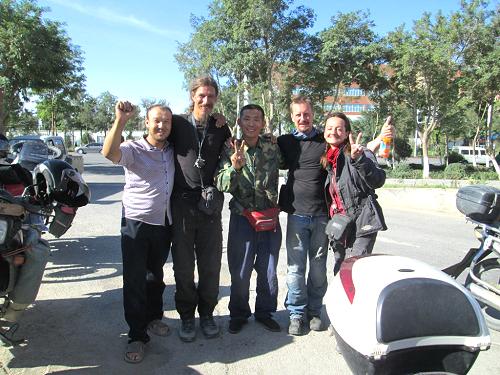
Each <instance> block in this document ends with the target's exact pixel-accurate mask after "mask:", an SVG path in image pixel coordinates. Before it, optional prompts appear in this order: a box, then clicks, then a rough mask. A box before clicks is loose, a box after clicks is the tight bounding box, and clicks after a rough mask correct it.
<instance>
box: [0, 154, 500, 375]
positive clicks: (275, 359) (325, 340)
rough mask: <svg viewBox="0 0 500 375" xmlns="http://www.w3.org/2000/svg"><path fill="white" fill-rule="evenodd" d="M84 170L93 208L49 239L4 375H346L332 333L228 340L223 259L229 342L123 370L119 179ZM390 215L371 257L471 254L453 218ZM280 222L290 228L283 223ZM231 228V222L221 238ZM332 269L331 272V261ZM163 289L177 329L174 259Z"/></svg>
mask: <svg viewBox="0 0 500 375" xmlns="http://www.w3.org/2000/svg"><path fill="white" fill-rule="evenodd" d="M85 162H86V166H85V175H84V177H85V179H86V180H87V181H88V182H89V184H90V186H91V189H92V194H93V195H92V203H91V204H90V205H88V206H86V207H83V208H81V209H80V210H79V212H78V215H77V217H76V219H75V222H74V225H73V227H72V228H71V229H70V230H69V231H68V233H67V234H66V235H65V236H64V237H63V238H61V239H53V238H52V239H50V242H51V248H52V255H51V258H50V262H49V264H48V266H47V269H46V272H45V276H44V280H43V285H42V288H41V290H40V293H39V298H38V300H37V302H36V304H35V306H34V307H33V308H31V309H30V310H29V311H27V313H26V314H25V319H24V321H23V326H22V327H21V329H20V333H21V334H22V335H24V336H27V337H28V338H29V344H28V345H26V346H24V347H18V348H9V349H7V348H2V349H0V374H27V375H31V374H48V373H50V374H66V373H68V374H137V373H140V374H166V373H168V374H205V375H210V374H230V375H236V374H238V375H239V374H276V373H277V372H280V373H285V374H291V375H293V374H312V375H315V374H318V375H319V374H325V373H331V374H339V375H343V374H349V373H350V372H349V369H348V368H347V365H346V364H345V362H344V360H343V358H342V356H340V355H338V354H337V353H336V352H335V340H334V339H333V338H332V337H331V336H330V335H329V333H328V332H327V331H325V332H311V333H310V334H308V335H306V336H302V337H293V336H289V335H287V334H286V333H285V332H282V333H270V332H268V331H265V330H264V329H263V328H262V327H260V326H258V325H256V324H255V323H254V322H250V324H248V325H247V326H245V328H244V329H243V331H242V332H241V333H240V334H238V335H231V334H229V333H227V324H228V320H229V318H228V310H227V304H228V300H229V285H230V282H229V272H228V268H227V261H226V255H225V254H223V265H222V273H221V288H220V301H219V304H218V306H217V309H216V311H215V315H216V316H217V321H218V322H219V324H220V325H221V326H222V327H223V331H224V333H223V335H222V336H221V337H219V338H217V339H213V340H206V339H204V338H203V337H201V335H199V337H198V339H197V341H195V342H194V343H190V344H187V343H182V342H180V341H179V339H178V338H177V337H176V335H175V334H174V335H172V336H170V337H168V338H166V339H165V338H161V339H160V338H157V337H153V338H152V342H151V343H150V344H149V345H148V349H147V357H146V359H145V361H144V362H143V363H141V364H139V365H129V364H126V363H125V362H124V361H123V360H122V354H123V349H124V347H125V344H126V332H127V326H126V324H125V322H124V320H123V312H122V305H121V259H120V244H119V233H118V230H119V221H120V220H119V217H120V198H121V191H122V187H123V185H122V184H123V173H122V171H121V168H119V167H114V166H112V165H110V163H108V162H107V161H106V160H104V159H103V158H102V157H101V156H100V155H85ZM394 203H398V204H400V203H401V202H394ZM393 206H395V204H394V205H393ZM385 213H386V216H387V222H388V225H389V227H390V230H389V231H387V232H385V233H382V234H381V235H380V236H379V239H378V241H377V244H376V247H375V252H384V253H394V254H401V255H408V256H413V257H415V258H418V259H422V260H424V261H426V262H428V263H430V264H433V265H435V266H437V267H443V266H446V265H448V264H450V263H451V262H454V261H455V260H457V259H458V258H460V255H462V254H464V253H465V252H466V251H467V249H468V248H469V247H471V246H474V245H475V240H474V239H473V238H472V228H471V226H470V225H469V224H466V223H465V222H464V220H463V219H462V218H460V217H459V216H457V215H449V214H431V215H423V214H422V212H417V211H408V212H405V211H402V210H400V209H399V210H398V209H394V208H393V207H391V201H390V200H389V201H388V202H387V203H386V207H385ZM281 219H282V220H281V221H282V223H285V219H286V217H285V216H284V215H282V217H281ZM227 220H228V217H227V216H226V217H225V220H224V227H225V229H227V224H228V223H227ZM283 226H284V225H283ZM224 236H225V237H226V234H225V235H224ZM224 250H225V249H224ZM329 264H330V266H329V269H331V257H330V261H329ZM285 269H286V253H285V251H284V249H282V252H281V259H280V262H279V266H278V270H279V280H280V294H279V311H278V313H277V314H276V316H277V319H278V321H279V322H280V324H281V325H282V327H283V328H285V327H286V326H287V321H288V319H287V314H286V311H285V310H284V307H283V305H282V301H283V300H284V297H285V293H286V285H285ZM165 282H166V284H167V288H166V291H165V294H164V308H165V318H166V321H167V322H168V323H169V324H170V325H171V327H172V328H174V329H175V328H177V326H178V324H179V320H178V315H177V313H176V312H175V306H174V301H173V292H174V286H175V283H174V279H173V272H172V263H171V259H169V260H168V262H167V264H166V266H165ZM252 291H255V285H254V284H252ZM456 313H460V311H455V310H453V307H451V311H450V314H456ZM493 341H494V344H493V346H492V348H491V349H490V350H489V351H487V352H484V353H481V354H480V356H479V358H478V360H477V362H476V365H475V366H474V368H473V369H472V371H471V372H470V374H473V375H483V374H499V373H500V359H499V358H500V346H499V345H500V335H499V334H498V333H496V332H494V333H493Z"/></svg>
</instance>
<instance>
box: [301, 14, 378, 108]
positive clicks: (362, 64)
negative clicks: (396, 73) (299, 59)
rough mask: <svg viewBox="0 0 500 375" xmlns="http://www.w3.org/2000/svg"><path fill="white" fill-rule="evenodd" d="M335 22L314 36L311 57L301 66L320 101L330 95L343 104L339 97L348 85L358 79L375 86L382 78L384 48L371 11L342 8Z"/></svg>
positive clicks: (309, 91)
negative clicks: (342, 11)
mask: <svg viewBox="0 0 500 375" xmlns="http://www.w3.org/2000/svg"><path fill="white" fill-rule="evenodd" d="M331 23H332V24H331V26H330V27H328V28H327V29H325V30H323V31H321V32H320V33H319V35H318V37H317V38H316V39H315V40H312V42H311V50H312V53H311V58H310V59H308V60H306V62H305V63H304V64H303V66H302V67H301V73H302V77H301V80H302V82H301V83H302V85H304V86H305V87H304V89H303V90H304V91H305V93H307V94H308V95H310V96H311V97H312V98H313V99H314V101H315V102H317V103H318V104H319V103H324V101H325V99H326V97H327V96H330V97H331V98H332V100H333V103H334V104H340V103H339V101H338V98H339V96H341V95H342V92H341V91H342V90H343V89H344V87H346V86H350V85H351V84H352V83H353V82H355V83H357V84H359V85H360V87H361V88H366V89H371V88H374V85H375V84H376V83H380V79H381V76H380V71H379V69H378V64H380V62H382V60H383V54H384V52H383V49H382V45H381V44H380V43H379V38H378V36H377V35H376V34H375V33H374V31H373V27H374V24H373V21H371V20H370V19H369V14H368V13H365V12H350V13H340V12H339V13H338V14H337V15H335V16H333V17H332V19H331ZM330 110H335V108H329V110H328V111H330ZM321 113H322V112H321Z"/></svg>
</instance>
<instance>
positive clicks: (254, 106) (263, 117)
mask: <svg viewBox="0 0 500 375" xmlns="http://www.w3.org/2000/svg"><path fill="white" fill-rule="evenodd" d="M250 109H256V110H258V111H259V112H260V113H261V114H262V120H264V119H265V118H266V114H265V113H264V110H263V109H262V107H261V106H260V105H258V104H247V105H245V106H243V107H242V108H241V109H240V117H242V116H243V112H244V111H247V110H250Z"/></svg>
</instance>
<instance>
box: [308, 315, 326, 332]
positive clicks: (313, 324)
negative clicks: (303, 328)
mask: <svg viewBox="0 0 500 375" xmlns="http://www.w3.org/2000/svg"><path fill="white" fill-rule="evenodd" d="M309 328H310V329H311V331H322V330H323V327H322V324H321V318H320V317H319V316H313V317H312V318H311V320H310V321H309Z"/></svg>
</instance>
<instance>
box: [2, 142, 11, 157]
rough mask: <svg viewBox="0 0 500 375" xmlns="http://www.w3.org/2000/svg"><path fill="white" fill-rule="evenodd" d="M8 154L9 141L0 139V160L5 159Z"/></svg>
mask: <svg viewBox="0 0 500 375" xmlns="http://www.w3.org/2000/svg"><path fill="white" fill-rule="evenodd" d="M9 152H10V145H9V141H7V140H5V139H0V159H5V158H6V157H7V156H8V155H9Z"/></svg>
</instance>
